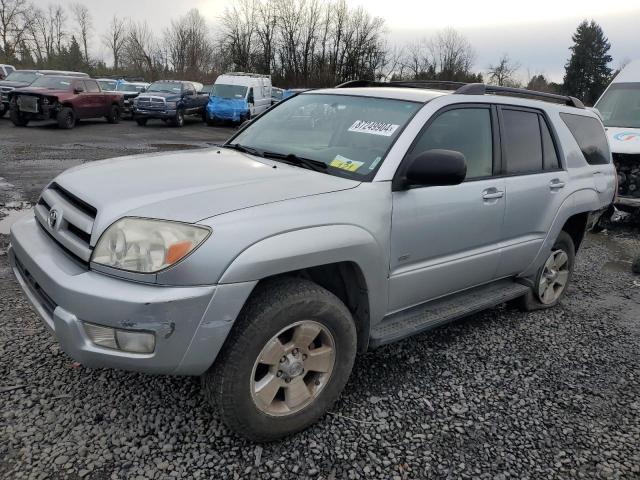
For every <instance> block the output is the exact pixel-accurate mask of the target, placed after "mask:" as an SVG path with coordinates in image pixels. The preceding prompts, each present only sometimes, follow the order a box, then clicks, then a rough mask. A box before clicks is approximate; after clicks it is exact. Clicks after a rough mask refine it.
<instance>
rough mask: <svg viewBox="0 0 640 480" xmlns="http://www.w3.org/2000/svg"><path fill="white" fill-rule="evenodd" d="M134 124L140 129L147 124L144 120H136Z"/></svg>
mask: <svg viewBox="0 0 640 480" xmlns="http://www.w3.org/2000/svg"><path fill="white" fill-rule="evenodd" d="M136 123H137V124H138V125H140V126H141V127H144V126H145V125H146V124H147V119H146V118H136Z"/></svg>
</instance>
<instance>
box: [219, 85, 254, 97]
mask: <svg viewBox="0 0 640 480" xmlns="http://www.w3.org/2000/svg"><path fill="white" fill-rule="evenodd" d="M246 95H247V87H244V86H242V85H225V84H223V83H216V84H215V85H214V86H213V90H212V91H211V96H212V97H220V98H244V97H245V96H246Z"/></svg>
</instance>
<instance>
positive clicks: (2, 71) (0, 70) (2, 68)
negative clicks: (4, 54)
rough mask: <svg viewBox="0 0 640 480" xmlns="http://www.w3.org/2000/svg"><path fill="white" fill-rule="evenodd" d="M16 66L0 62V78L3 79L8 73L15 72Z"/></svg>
mask: <svg viewBox="0 0 640 480" xmlns="http://www.w3.org/2000/svg"><path fill="white" fill-rule="evenodd" d="M15 71H16V67H14V66H13V65H5V64H0V80H4V79H5V78H7V77H8V76H9V74H10V73H12V72H15Z"/></svg>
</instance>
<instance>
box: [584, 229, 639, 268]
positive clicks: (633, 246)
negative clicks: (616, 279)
mask: <svg viewBox="0 0 640 480" xmlns="http://www.w3.org/2000/svg"><path fill="white" fill-rule="evenodd" d="M589 240H590V242H591V243H594V244H597V245H600V246H602V247H604V248H606V249H607V250H608V251H609V253H610V254H611V257H613V260H610V261H607V262H605V263H604V264H603V265H602V270H604V271H607V272H613V273H622V272H628V273H631V266H632V264H633V261H634V259H635V258H637V257H638V256H640V245H639V244H638V243H637V241H635V240H630V239H625V238H622V237H616V236H615V235H607V234H595V235H589ZM611 257H609V258H611Z"/></svg>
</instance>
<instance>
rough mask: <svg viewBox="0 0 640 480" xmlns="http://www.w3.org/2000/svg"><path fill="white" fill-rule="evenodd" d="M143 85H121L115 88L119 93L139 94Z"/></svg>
mask: <svg viewBox="0 0 640 480" xmlns="http://www.w3.org/2000/svg"><path fill="white" fill-rule="evenodd" d="M143 89H144V85H136V84H135V83H121V84H119V85H118V86H117V87H116V90H117V91H119V92H141V91H142V90H143Z"/></svg>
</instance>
